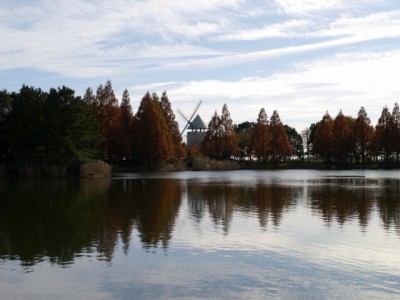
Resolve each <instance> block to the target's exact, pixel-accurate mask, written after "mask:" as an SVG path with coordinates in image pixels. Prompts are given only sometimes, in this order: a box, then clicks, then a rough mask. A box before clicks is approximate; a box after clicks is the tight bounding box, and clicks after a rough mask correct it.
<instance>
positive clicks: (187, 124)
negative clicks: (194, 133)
mask: <svg viewBox="0 0 400 300" xmlns="http://www.w3.org/2000/svg"><path fill="white" fill-rule="evenodd" d="M189 125H190V122H187V123H186V126H185V127H184V128H183V130H182V132H181V135H183V133H184V132H185V130H186V128H188V126H189Z"/></svg>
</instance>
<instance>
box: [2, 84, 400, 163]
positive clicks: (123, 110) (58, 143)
mask: <svg viewBox="0 0 400 300" xmlns="http://www.w3.org/2000/svg"><path fill="white" fill-rule="evenodd" d="M193 155H201V156H206V157H209V158H211V159H214V160H227V159H236V160H239V161H240V160H250V161H256V162H259V163H263V164H265V163H271V164H277V163H281V162H285V161H288V160H292V159H294V158H296V159H299V160H304V158H305V157H306V158H308V159H311V158H312V159H315V158H317V159H319V160H324V161H326V162H362V163H366V162H372V161H375V162H379V161H385V162H390V161H396V162H398V161H399V159H400V110H399V105H398V104H397V103H396V104H395V106H394V108H393V110H392V112H390V111H389V110H388V108H387V107H386V106H385V107H384V108H383V111H382V115H381V117H380V118H379V120H378V123H377V125H376V126H375V127H374V126H372V125H371V120H370V119H369V118H368V115H367V113H366V110H365V109H364V107H362V108H361V109H360V111H359V113H358V117H357V118H352V117H350V116H345V115H344V114H343V113H342V111H339V113H338V115H337V116H336V117H335V119H332V117H331V116H330V115H329V113H328V112H326V113H325V114H324V116H323V118H322V120H321V121H319V122H317V123H313V124H311V125H310V127H309V128H306V129H305V130H303V131H302V132H301V134H300V133H298V132H297V131H296V129H294V128H292V127H290V126H288V125H285V124H283V122H282V121H281V119H280V116H279V114H278V112H277V111H276V110H275V111H273V113H272V115H271V117H270V118H268V116H267V113H266V111H265V109H264V108H262V109H261V110H260V112H259V114H258V117H257V121H256V122H243V123H241V124H237V125H235V124H233V122H232V119H231V116H230V113H229V110H228V107H227V105H226V104H224V105H223V108H222V114H221V115H219V114H218V113H217V111H215V113H214V115H213V116H212V117H211V120H210V121H209V124H208V131H207V133H206V136H205V139H204V141H203V143H202V145H201V146H200V147H198V148H192V149H186V148H185V144H184V143H183V141H182V137H181V134H180V131H179V126H178V123H177V121H176V120H175V115H174V112H173V110H172V106H171V103H170V101H169V98H168V96H167V93H166V92H165V91H164V92H163V93H162V95H161V97H159V96H158V95H157V94H156V93H152V94H151V93H150V92H147V93H146V94H145V95H144V96H143V97H142V99H141V101H140V104H139V106H138V110H137V112H136V113H133V111H132V106H131V99H130V95H129V93H128V91H127V90H126V89H125V90H124V91H123V95H122V99H121V101H118V99H117V97H116V96H115V93H114V90H113V87H112V83H111V81H109V80H108V81H107V82H106V83H105V84H104V85H103V84H101V85H99V86H98V87H97V89H96V91H95V92H94V91H93V90H92V88H90V87H89V88H87V90H86V91H85V94H84V95H83V97H80V96H76V95H75V91H74V90H72V89H70V88H68V87H65V86H63V87H59V88H57V89H55V88H51V89H50V90H49V91H48V92H45V91H43V90H41V89H40V88H35V87H29V86H26V85H23V86H22V88H21V89H20V90H19V91H18V92H11V93H9V92H7V91H6V90H3V91H0V165H1V164H2V165H10V164H11V165H12V163H13V162H18V161H28V162H33V163H35V164H43V163H52V164H61V165H67V166H68V167H70V168H71V169H73V168H76V167H77V166H79V165H81V164H83V163H85V162H87V161H90V160H95V159H101V160H105V161H107V162H110V163H112V164H120V163H121V162H125V163H127V164H135V163H139V164H143V165H146V166H148V167H152V166H157V165H159V164H164V163H178V162H182V160H183V159H184V158H185V157H187V156H189V157H190V156H193Z"/></svg>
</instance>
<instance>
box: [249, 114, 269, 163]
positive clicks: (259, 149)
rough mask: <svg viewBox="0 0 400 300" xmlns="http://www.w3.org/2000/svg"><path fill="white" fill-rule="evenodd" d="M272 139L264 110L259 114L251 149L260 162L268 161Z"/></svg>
mask: <svg viewBox="0 0 400 300" xmlns="http://www.w3.org/2000/svg"><path fill="white" fill-rule="evenodd" d="M269 139H270V132H269V121H268V116H267V113H266V112H265V109H264V108H261V110H260V112H259V113H258V118H257V123H256V125H255V127H254V130H253V134H252V136H251V142H250V145H251V149H252V151H253V153H254V155H255V157H256V158H257V160H258V161H264V162H265V161H267V160H268V155H269V151H268V145H269V144H268V143H269Z"/></svg>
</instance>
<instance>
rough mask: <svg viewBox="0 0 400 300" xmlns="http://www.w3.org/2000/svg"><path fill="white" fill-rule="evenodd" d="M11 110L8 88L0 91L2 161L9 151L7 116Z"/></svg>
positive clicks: (0, 148)
mask: <svg viewBox="0 0 400 300" xmlns="http://www.w3.org/2000/svg"><path fill="white" fill-rule="evenodd" d="M10 110H11V97H10V95H9V94H8V92H7V91H6V90H2V91H0V162H1V161H2V160H3V159H5V158H6V156H7V152H8V139H7V123H6V118H7V116H8V114H9V112H10Z"/></svg>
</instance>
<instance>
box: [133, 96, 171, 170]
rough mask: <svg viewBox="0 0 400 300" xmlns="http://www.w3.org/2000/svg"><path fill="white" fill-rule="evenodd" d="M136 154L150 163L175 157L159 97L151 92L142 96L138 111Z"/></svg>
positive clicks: (153, 163)
mask: <svg viewBox="0 0 400 300" xmlns="http://www.w3.org/2000/svg"><path fill="white" fill-rule="evenodd" d="M135 141H136V143H135V147H134V149H135V156H136V157H137V158H138V159H139V160H141V161H144V162H146V163H147V164H148V165H155V164H158V163H160V162H163V161H168V160H170V159H172V158H173V155H174V147H173V142H172V138H171V134H170V132H169V130H168V124H167V122H166V120H165V118H164V116H163V113H162V109H161V106H160V102H159V99H158V97H157V95H156V94H153V95H150V93H149V92H147V93H146V95H145V96H144V97H143V98H142V100H141V102H140V105H139V109H138V111H137V113H136V125H135Z"/></svg>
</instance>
